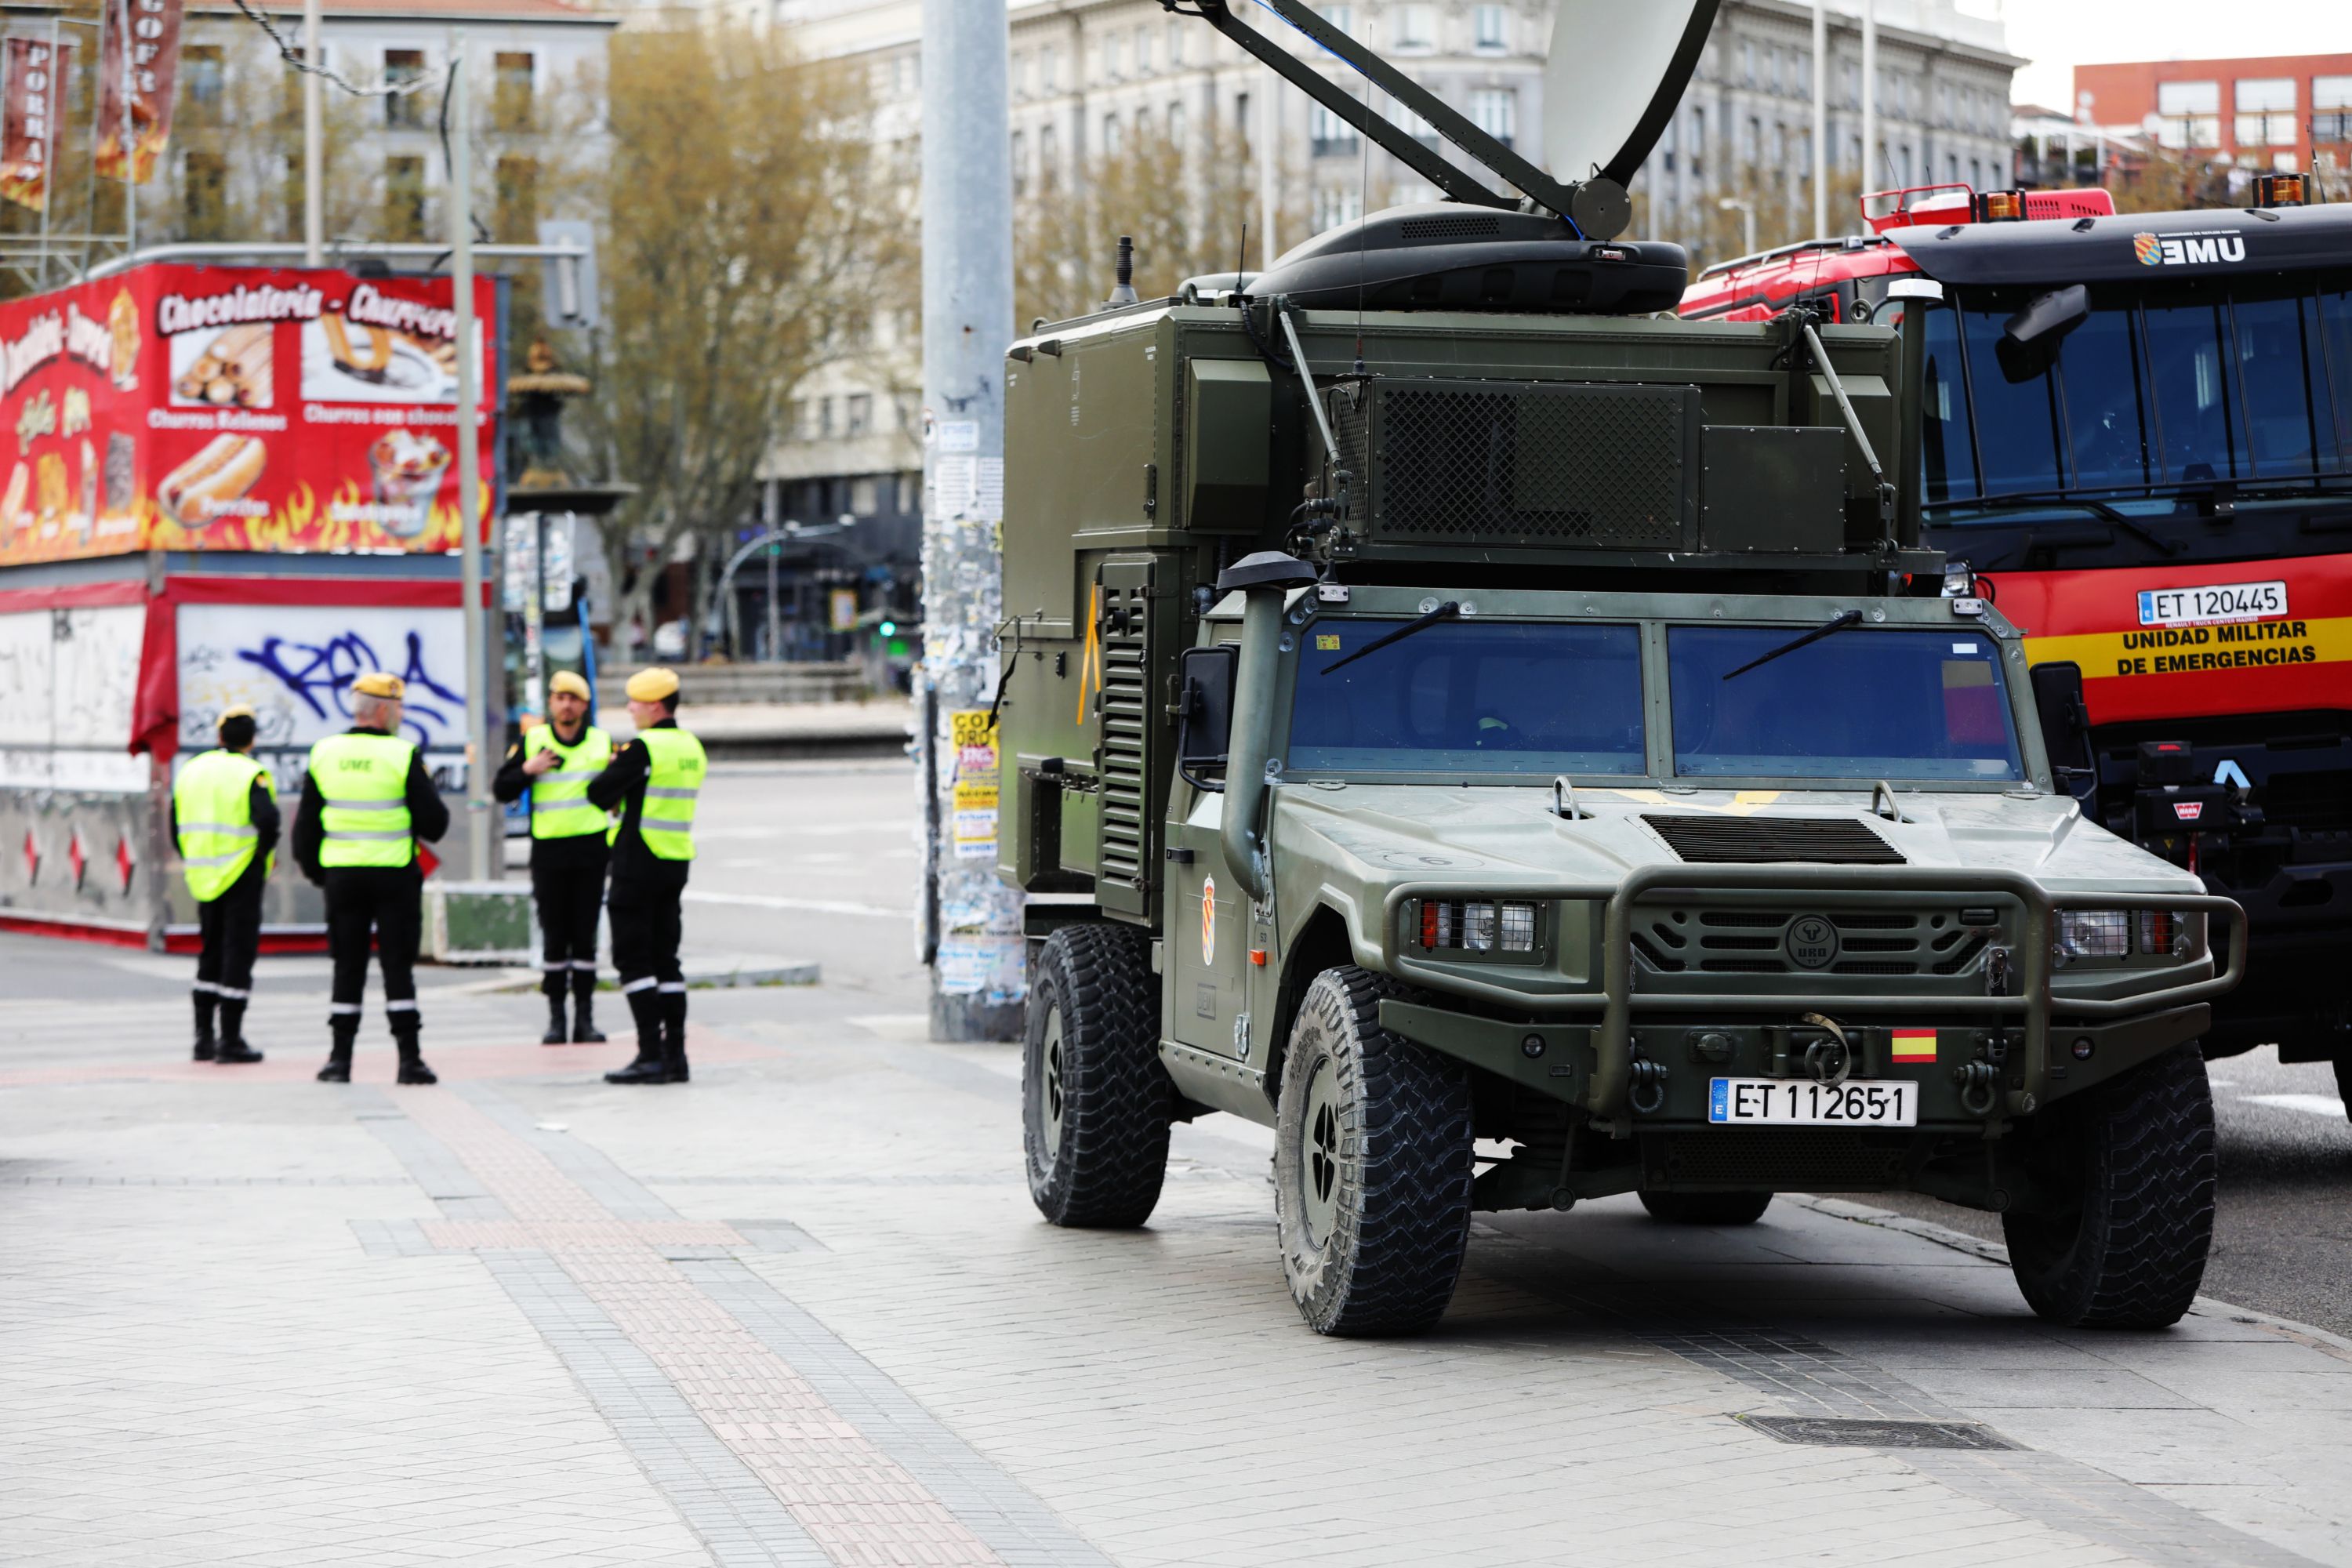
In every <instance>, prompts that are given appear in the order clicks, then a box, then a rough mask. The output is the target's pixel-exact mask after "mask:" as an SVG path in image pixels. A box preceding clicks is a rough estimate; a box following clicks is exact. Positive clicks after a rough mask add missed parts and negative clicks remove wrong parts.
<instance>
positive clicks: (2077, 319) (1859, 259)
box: [1682, 175, 2352, 1100]
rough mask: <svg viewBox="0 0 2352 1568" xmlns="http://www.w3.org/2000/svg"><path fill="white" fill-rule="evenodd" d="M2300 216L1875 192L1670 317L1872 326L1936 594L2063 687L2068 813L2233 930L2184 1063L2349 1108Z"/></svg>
mask: <svg viewBox="0 0 2352 1568" xmlns="http://www.w3.org/2000/svg"><path fill="white" fill-rule="evenodd" d="M2255 195H2256V205H2253V206H2252V207H2249V208H2246V209H2242V210H2239V209H2230V210H2221V211H2196V212H2168V213H2138V214H2131V215H2127V216H2117V215H2116V213H2115V211H2114V208H2113V205H2112V203H2111V202H2110V201H2109V199H2108V197H2107V194H2106V193H2105V192H2104V191H2098V190H2088V191H2051V192H2016V191H1994V192H1985V193H1979V192H1976V191H1973V190H1970V189H1969V188H1968V187H1966V186H1938V187H1929V188H1927V189H1922V190H1911V191H1898V192H1889V193H1885V194H1883V195H1877V196H1873V197H1869V198H1865V200H1864V208H1863V210H1864V216H1865V217H1866V218H1868V219H1869V220H1870V225H1871V227H1872V229H1873V232H1872V233H1871V234H1870V235H1868V236H1865V237H1853V238H1843V239H1823V240H1812V241H1808V242H1805V243H1803V244H1801V245H1793V246H1788V247H1783V248H1781V249H1779V250H1774V251H1769V252H1766V253H1764V254H1762V255H1759V256H1753V257H1746V258H1740V259H1739V260H1737V261H1733V262H1727V263H1726V264H1724V265H1722V266H1719V267H1715V268H1709V269H1707V270H1706V272H1705V273H1703V274H1702V275H1701V276H1700V278H1699V279H1698V280H1697V282H1696V284H1695V285H1694V286H1693V287H1692V288H1691V289H1690V290H1689V291H1688V293H1687V294H1686V295H1685V298H1684V301H1683V305H1682V314H1683V315H1685V317H1696V318H1709V319H1714V320H1722V321H1761V320H1765V319H1769V317H1771V316H1773V315H1775V314H1777V313H1779V312H1780V311H1781V310H1785V309H1787V308H1788V307H1790V306H1791V305H1805V306H1809V307H1811V309H1812V310H1815V311H1816V312H1817V313H1818V314H1819V315H1820V317H1821V318H1822V319H1823V320H1826V321H1879V322H1882V323H1889V324H1897V325H1899V327H1900V329H1901V331H1903V333H1904V339H1905V343H1906V354H1908V355H1916V356H1917V360H1918V363H1920V364H1921V368H1922V371H1923V375H1924V400H1923V401H1924V406H1923V410H1922V414H1921V418H1920V430H1919V436H1918V449H1919V460H1920V463H1921V466H1922V468H1923V475H1922V478H1923V480H1924V483H1923V486H1922V495H1923V497H1924V502H1923V510H1924V521H1925V523H1926V529H1927V537H1928V539H1929V540H1930V541H1931V542H1934V543H1936V544H1937V545H1938V546H1939V547H1941V548H1942V549H1943V550H1945V551H1946V552H1948V553H1949V556H1950V558H1951V560H1952V562H1953V563H1954V564H1953V571H1952V574H1951V576H1950V577H1949V579H1948V584H1947V591H1948V592H1957V593H1971V592H1973V593H1979V594H1981V595H1984V596H1986V597H1988V598H1991V599H1992V600H1993V601H1994V603H1995V604H1997V605H1999V607H2000V611H2001V613H2002V614H2004V615H2006V616H2008V617H2009V618H2010V619H2011V621H2014V622H2016V623H2017V624H2018V625H2019V626H2021V627H2023V628H2024V630H2025V631H2026V633H2027V635H2028V638H2029V640H2028V642H2027V644H2026V647H2027V650H2028V657H2029V658H2032V660H2033V661H2034V663H2035V665H2036V666H2037V667H2041V666H2051V667H2058V666H2063V665H2065V664H2072V665H2074V666H2076V667H2078V668H2080V670H2081V674H2082V682H2081V689H2082V691H2083V694H2084V704H2085V705H2086V707H2087V719H2088V723H2089V729H2090V741H2091V744H2090V746H2089V751H2090V753H2091V754H2090V755H2089V756H2087V757H2080V758H2077V759H2075V761H2076V762H2078V763H2080V764H2081V766H2082V771H2081V772H2080V773H2078V774H2077V775H2076V777H2077V784H2076V793H2077V794H2078V795H2080V796H2081V797H2082V799H2083V801H2084V810H2085V812H2086V813H2088V814H2090V815H2093V816H2095V817H2096V818H2098V819H2100V820H2102V821H2104V822H2105V823H2106V825H2107V826H2109V827H2111V828H2113V829H2115V830H2116V831H2117V832H2119V833H2123V834H2126V835H2127V836H2129V837H2132V838H2135V839H2137V841H2138V842H2140V843H2142V844H2144V845H2147V846H2148V847H2151V848H2154V849H2156V850H2157V851H2158V853H2160V854H2163V855H2166V856H2168V858H2171V859H2173V860H2174V861H2176V862H2178V863H2179V864H2181V865H2184V866H2187V867H2189V868H2193V869H2195V870H2196V871H2198V872H2199V873H2200V874H2201V875H2202V876H2203V877H2204V879H2205V880H2206V882H2207V884H2208V885H2209V886H2210V888H2211V889H2213V890H2214V891H2216V892H2219V893H2225V894H2227V895H2229V896H2230V897H2231V898H2233V899H2236V900H2238V901H2239V902H2240V903H2242V905H2244V906H2245V908H2246V910H2247V912H2248V914H2249V916H2250V917H2251V919H2252V939H2253V949H2252V953H2251V955H2250V959H2249V965H2248V973H2247V984H2245V985H2243V986H2242V987H2241V988H2240V989H2239V990H2238V991H2237V992H2236V993H2235V994H2232V995H2231V997H2229V998H2226V999H2225V1000H2224V1002H2223V1003H2222V1004H2221V1007H2220V1008H2219V1009H2217V1016H2216V1017H2215V1020H2214V1026H2213V1029H2212V1031H2211V1033H2210V1035H2209V1037H2207V1041H2206V1052H2207V1054H2208V1055H2209V1056H2225V1055H2231V1054H2234V1053H2236V1052H2239V1051H2242V1050H2246V1049H2248V1048H2250V1047H2253V1046H2255V1045H2258V1044H2263V1043H2267V1042H2273V1041H2274V1042H2276V1043H2277V1046H2278V1047H2279V1054H2280V1056H2281V1057H2282V1058H2284V1059H2285V1060H2288V1061H2316V1060H2329V1059H2332V1060H2334V1061H2335V1063H2336V1077H2337V1080H2338V1082H2339V1083H2340V1084H2342V1085H2343V1086H2344V1087H2345V1089H2346V1090H2347V1096H2346V1098H2347V1100H2352V983H2347V961H2352V206H2333V207H2331V206H2317V205H2304V197H2305V186H2304V182H2303V181H2302V179H2301V178H2300V177H2298V176H2294V175H2277V176H2266V177H2264V178H2263V179H2260V180H2258V181H2256V182H2255ZM2040 684H2042V683H2041V682H2040V681H2039V680H2037V685H2040ZM2058 684H2059V686H2061V687H2063V684H2064V683H2063V681H2061V682H2060V683H2058ZM2053 761H2054V762H2059V763H2065V762H2066V761H2067V759H2064V758H2053Z"/></svg>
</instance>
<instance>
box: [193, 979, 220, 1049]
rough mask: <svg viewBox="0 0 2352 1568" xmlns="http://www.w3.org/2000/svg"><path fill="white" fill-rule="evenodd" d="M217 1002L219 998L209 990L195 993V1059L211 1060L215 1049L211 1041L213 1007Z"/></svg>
mask: <svg viewBox="0 0 2352 1568" xmlns="http://www.w3.org/2000/svg"><path fill="white" fill-rule="evenodd" d="M219 1003H220V998H219V997H217V996H215V995H214V994H212V993H211V992H209V991H199V992H197V993H196V1060H198V1061H200V1062H208V1061H211V1060H212V1059H213V1057H214V1054H215V1050H216V1049H217V1047H215V1045H214V1043H213V1009H214V1008H215V1006H217V1005H219Z"/></svg>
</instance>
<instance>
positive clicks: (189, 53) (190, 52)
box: [180, 44, 223, 125]
mask: <svg viewBox="0 0 2352 1568" xmlns="http://www.w3.org/2000/svg"><path fill="white" fill-rule="evenodd" d="M222 86H223V68H222V65H221V51H220V46H219V45H218V44H191V45H189V46H188V47H186V48H184V49H182V50H181V51H180V113H181V115H182V116H183V117H184V119H185V120H186V121H187V122H188V123H189V124H191V125H217V124H219V123H220V118H221V89H222Z"/></svg>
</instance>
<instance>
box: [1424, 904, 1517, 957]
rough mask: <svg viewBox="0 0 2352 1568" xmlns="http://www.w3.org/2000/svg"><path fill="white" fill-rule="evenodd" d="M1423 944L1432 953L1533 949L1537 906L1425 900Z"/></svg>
mask: <svg viewBox="0 0 2352 1568" xmlns="http://www.w3.org/2000/svg"><path fill="white" fill-rule="evenodd" d="M1420 927H1421V929H1420V937H1421V945H1422V946H1423V948H1424V949H1426V950H1428V951H1430V952H1437V951H1438V950H1440V949H1444V948H1450V949H1453V950H1454V951H1455V952H1529V953H1531V952H1535V950H1536V906H1535V905H1533V904H1530V903H1507V902H1504V901H1501V900H1493V899H1423V900H1422V901H1421V920H1420Z"/></svg>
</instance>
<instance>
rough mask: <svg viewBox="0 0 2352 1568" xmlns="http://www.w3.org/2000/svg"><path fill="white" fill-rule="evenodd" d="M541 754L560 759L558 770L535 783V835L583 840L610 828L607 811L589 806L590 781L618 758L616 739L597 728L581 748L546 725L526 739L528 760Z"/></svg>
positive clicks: (532, 813)
mask: <svg viewBox="0 0 2352 1568" xmlns="http://www.w3.org/2000/svg"><path fill="white" fill-rule="evenodd" d="M540 752H554V753H555V755H556V759H557V761H556V765H555V770H554V771H553V772H552V773H541V774H540V775H539V776H538V777H537V778H535V779H532V780H531V781H530V836H531V837H533V838H579V837H585V836H586V835H588V834H591V833H602V832H604V828H605V819H604V811H603V810H602V809H601V808H599V807H597V806H593V805H589V804H588V781H589V780H590V779H593V778H594V777H595V776H596V775H597V774H598V773H603V772H604V767H605V764H606V763H610V762H611V761H612V760H613V738H612V737H611V736H610V735H607V734H606V733H604V731H602V730H599V729H598V728H596V726H595V725H593V724H591V725H589V726H588V728H587V729H586V730H584V731H582V732H581V735H580V739H579V741H578V742H577V743H576V744H573V745H570V746H567V745H565V744H564V743H563V742H562V741H559V740H557V739H556V736H555V726H554V725H552V724H541V726H539V728H537V729H536V730H533V731H531V732H530V734H528V735H525V736H524V737H523V738H522V754H523V760H524V761H525V762H529V761H530V759H531V758H533V757H535V756H537V755H538V754H539V753H540Z"/></svg>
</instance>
